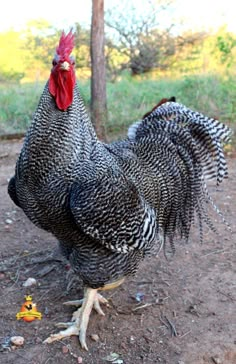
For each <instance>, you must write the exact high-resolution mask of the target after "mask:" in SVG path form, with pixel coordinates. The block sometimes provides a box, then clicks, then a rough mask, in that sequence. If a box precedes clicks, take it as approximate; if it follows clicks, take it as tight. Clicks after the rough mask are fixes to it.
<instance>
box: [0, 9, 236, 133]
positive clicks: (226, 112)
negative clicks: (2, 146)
mask: <svg viewBox="0 0 236 364" xmlns="http://www.w3.org/2000/svg"><path fill="white" fill-rule="evenodd" d="M121 11H122V9H121ZM130 11H131V10H130ZM116 15H117V14H116ZM117 16H118V15H117ZM133 16H134V15H133ZM117 19H119V16H118V18H117ZM117 19H113V18H112V14H107V18H106V26H107V29H108V31H107V36H106V60H107V98H108V99H107V106H108V122H107V125H106V131H107V134H108V137H109V138H113V137H115V136H117V135H118V136H121V135H123V134H125V133H126V130H127V126H128V125H129V124H131V123H132V122H133V121H135V120H137V119H139V118H141V117H142V115H143V114H145V113H146V112H147V111H148V110H150V109H151V108H152V107H153V106H154V105H155V104H156V103H157V102H158V101H159V100H160V99H161V98H163V97H170V96H176V98H177V101H178V102H181V103H184V104H186V105H187V106H189V107H191V108H193V109H196V110H198V111H201V112H203V113H205V114H207V115H210V116H213V117H215V118H219V119H220V120H221V121H223V122H226V123H231V124H233V123H234V122H235V120H236V82H235V81H236V69H235V58H236V35H235V34H232V33H229V32H228V31H227V30H226V28H224V27H222V28H220V29H218V30H217V31H215V32H211V33H210V32H209V33H203V32H196V33H193V32H185V33H183V34H181V35H180V34H178V35H174V34H175V33H174V32H173V29H172V27H170V28H169V29H165V30H163V29H161V28H160V27H159V25H158V24H156V23H155V22H154V19H156V18H155V17H152V18H151V17H145V21H144V18H143V19H139V20H137V19H136V21H133V22H131V25H132V24H135V28H134V26H133V25H132V27H131V28H130V27H129V26H128V20H127V21H126V20H125V19H124V21H123V22H119V21H118V20H117ZM147 19H148V21H147ZM74 27H75V30H76V48H75V51H74V55H75V57H76V64H77V78H78V80H79V86H80V90H81V93H82V96H83V98H84V101H85V104H86V106H87V108H88V110H89V108H90V74H91V73H90V66H91V64H90V63H91V62H90V30H89V29H85V28H82V27H81V26H80V24H75V25H74ZM109 30H110V31H109ZM60 33H61V30H59V29H55V28H54V27H53V26H52V25H50V24H48V23H47V22H46V21H44V20H37V21H36V20H35V21H32V22H31V23H29V24H28V25H27V27H26V29H25V30H24V31H21V32H17V31H14V30H9V31H7V32H4V33H0V50H1V51H0V52H1V61H0V134H7V133H15V132H25V130H26V128H27V127H28V125H29V123H30V121H31V120H32V116H33V112H34V110H35V108H36V106H37V103H38V100H39V97H40V94H41V92H42V89H43V87H44V84H45V81H46V80H47V78H48V76H49V72H50V65H51V60H52V57H53V55H54V52H55V44H57V41H58V38H59V36H60Z"/></svg>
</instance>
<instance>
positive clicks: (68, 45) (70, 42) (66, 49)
mask: <svg viewBox="0 0 236 364" xmlns="http://www.w3.org/2000/svg"><path fill="white" fill-rule="evenodd" d="M74 40H75V36H74V34H73V33H72V30H71V31H70V32H69V33H68V34H67V35H66V34H65V32H64V31H63V32H62V35H61V38H60V42H59V46H58V47H57V49H56V52H57V54H58V56H61V57H66V58H67V57H69V55H70V54H71V52H72V50H73V48H74Z"/></svg>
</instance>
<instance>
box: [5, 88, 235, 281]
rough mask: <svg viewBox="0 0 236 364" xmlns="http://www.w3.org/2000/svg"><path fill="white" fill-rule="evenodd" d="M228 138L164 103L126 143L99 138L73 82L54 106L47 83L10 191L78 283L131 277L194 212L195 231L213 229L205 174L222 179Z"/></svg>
mask: <svg viewBox="0 0 236 364" xmlns="http://www.w3.org/2000/svg"><path fill="white" fill-rule="evenodd" d="M228 136H229V129H228V128H227V126H225V125H223V124H221V123H219V122H218V121H216V120H214V119H209V118H207V117H205V116H203V115H202V114H200V113H197V112H194V111H192V110H190V109H188V108H187V107H185V106H184V105H181V104H178V103H174V102H170V103H166V104H163V105H161V106H159V107H157V108H156V109H155V110H154V111H153V112H151V113H150V114H149V115H148V116H147V117H146V118H144V119H143V120H141V121H139V122H137V123H136V124H134V125H132V126H131V127H130V129H129V132H128V137H127V138H126V139H125V140H123V141H118V142H114V143H111V144H104V143H101V142H100V141H98V139H97V137H96V134H95V132H94V129H93V126H92V124H91V122H90V120H89V118H88V116H87V114H86V111H85V108H84V106H83V102H82V99H81V96H80V93H79V90H78V88H77V86H75V88H74V98H73V103H72V104H71V106H70V107H69V108H68V109H67V110H66V111H61V110H59V109H57V108H56V106H55V101H54V98H53V96H52V95H51V94H50V93H49V90H48V85H46V87H45V89H44V92H43V95H42V97H41V100H40V102H39V106H38V108H37V110H36V113H35V116H34V121H33V123H32V125H31V127H30V128H29V131H28V133H27V136H26V138H25V142H24V145H23V148H22V151H21V154H20V156H19V159H18V161H17V165H16V173H15V176H14V177H13V179H12V180H11V182H10V184H9V194H10V195H11V196H12V199H13V200H15V201H17V203H18V205H19V206H20V207H21V208H22V209H23V210H24V212H25V213H26V215H27V216H28V217H29V218H30V219H31V221H32V222H33V223H35V224H36V225H37V226H39V227H41V228H43V229H45V230H47V231H50V232H51V233H52V234H54V235H55V236H56V237H57V238H58V241H59V244H60V246H61V248H62V251H63V252H64V254H65V256H66V257H67V258H68V259H69V260H70V262H71V265H72V267H73V269H74V271H75V272H76V273H77V274H79V275H80V277H81V278H82V280H83V282H84V284H85V285H87V286H90V287H93V288H98V287H102V286H103V285H105V284H107V283H109V282H110V281H113V280H116V279H118V278H120V277H123V276H126V275H129V274H134V273H135V271H136V270H137V268H138V265H139V262H140V261H141V260H142V259H143V258H144V257H145V256H146V255H149V254H153V253H154V252H157V251H158V250H159V249H160V248H161V247H162V245H163V244H164V245H165V246H166V244H167V242H169V244H170V246H171V248H172V250H174V248H175V241H176V237H177V236H178V235H179V236H180V237H181V238H184V239H188V237H189V233H190V229H191V226H192V223H193V221H194V218H195V215H197V216H198V218H199V225H200V230H201V226H202V223H203V222H206V223H207V224H208V225H209V226H210V227H212V228H214V227H213V225H212V223H211V221H210V220H209V218H208V215H207V209H206V201H208V200H209V196H208V192H207V189H206V186H205V182H204V181H205V179H204V178H205V177H207V175H208V177H209V176H210V177H211V178H216V181H217V183H220V182H221V181H222V179H223V178H224V177H226V176H227V166H226V163H225V159H224V155H223V149H222V147H221V142H222V141H225V140H226V139H227V137H228ZM210 201H211V200H210ZM216 211H217V210H216ZM217 212H218V211H217ZM201 234H202V233H201Z"/></svg>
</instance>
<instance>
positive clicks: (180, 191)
mask: <svg viewBox="0 0 236 364" xmlns="http://www.w3.org/2000/svg"><path fill="white" fill-rule="evenodd" d="M230 135H231V130H230V129H229V128H228V127H227V126H226V125H224V124H223V123H221V122H219V121H218V120H215V119H213V118H209V117H207V116H204V115H203V114H201V113H199V112H196V111H193V110H191V109H189V108H187V107H186V106H184V105H182V104H179V103H175V102H167V103H165V104H162V105H160V106H159V107H157V108H156V109H155V110H153V112H151V113H150V114H149V115H148V116H147V117H145V118H144V119H143V120H140V121H138V122H137V123H135V124H133V125H131V127H130V128H129V131H128V138H129V140H130V141H131V142H134V143H135V144H141V143H145V144H148V145H149V146H151V145H154V144H155V148H156V149H155V150H157V155H156V158H157V161H156V167H155V168H156V171H158V185H159V189H160V191H159V206H158V224H159V226H160V227H162V228H163V231H164V241H165V243H166V240H169V243H170V244H169V245H170V247H171V250H172V252H174V242H173V237H174V236H175V232H176V230H178V231H179V234H180V237H181V238H185V239H186V240H187V239H188V236H189V231H190V227H191V225H192V223H193V222H194V217H195V216H197V217H198V220H199V229H200V239H201V240H202V236H203V233H202V226H203V224H202V223H203V222H205V223H206V224H207V225H208V226H209V227H210V228H211V229H212V230H213V231H216V229H215V227H214V225H213V223H212V221H211V219H210V218H209V216H208V206H209V205H211V206H213V209H214V210H215V211H216V212H217V213H218V214H219V215H220V216H221V218H222V221H223V222H224V223H225V224H226V225H227V223H226V221H225V219H224V218H223V215H222V213H221V212H220V210H219V209H218V208H217V206H216V205H215V204H214V202H213V200H212V198H211V197H210V195H209V192H208V189H207V186H206V180H208V179H214V180H215V181H216V184H217V185H219V184H220V183H221V182H222V180H223V179H224V178H226V177H227V176H228V171H227V163H226V160H225V156H224V150H223V145H224V143H226V142H228V141H229V139H230ZM153 150H154V149H153ZM149 158H150V156H149ZM154 158H155V156H152V159H154Z"/></svg>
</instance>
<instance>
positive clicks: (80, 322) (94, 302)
mask: <svg viewBox="0 0 236 364" xmlns="http://www.w3.org/2000/svg"><path fill="white" fill-rule="evenodd" d="M97 291H98V290H97V289H93V288H86V289H85V295H84V299H83V300H78V301H69V302H66V303H65V304H66V305H76V306H78V305H81V304H82V306H81V307H80V308H79V309H78V310H77V311H75V312H74V313H73V316H72V322H67V323H58V324H57V325H56V326H57V327H64V328H66V330H63V331H60V332H59V333H58V334H51V335H50V336H49V337H48V338H47V339H46V340H44V343H48V344H50V343H52V342H53V341H58V340H61V339H64V338H65V337H69V336H72V335H78V336H79V341H80V344H81V347H82V348H83V349H85V350H88V347H87V344H86V331H87V326H88V322H89V317H90V313H91V311H92V308H94V309H95V310H96V311H97V313H98V314H100V315H102V316H105V314H104V312H103V311H102V309H101V307H100V303H108V301H107V300H106V299H105V298H104V297H102V295H100V294H99V293H98V292H97Z"/></svg>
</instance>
